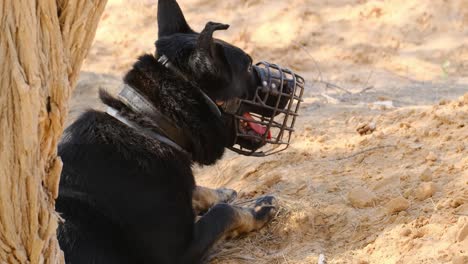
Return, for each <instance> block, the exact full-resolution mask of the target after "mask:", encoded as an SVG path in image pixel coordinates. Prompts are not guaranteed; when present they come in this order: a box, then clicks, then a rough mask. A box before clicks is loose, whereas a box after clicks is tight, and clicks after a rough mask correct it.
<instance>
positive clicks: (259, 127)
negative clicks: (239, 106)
mask: <svg viewBox="0 0 468 264" xmlns="http://www.w3.org/2000/svg"><path fill="white" fill-rule="evenodd" d="M243 116H244V117H245V118H246V119H249V120H255V119H253V117H252V116H251V115H250V113H248V112H247V113H244V115H243ZM247 123H248V124H249V127H250V128H251V129H252V130H253V131H255V132H256V133H257V134H259V135H261V136H263V135H265V132H266V131H267V128H266V127H264V126H262V125H260V124H258V123H255V122H249V121H247ZM267 139H271V133H270V130H268V135H267Z"/></svg>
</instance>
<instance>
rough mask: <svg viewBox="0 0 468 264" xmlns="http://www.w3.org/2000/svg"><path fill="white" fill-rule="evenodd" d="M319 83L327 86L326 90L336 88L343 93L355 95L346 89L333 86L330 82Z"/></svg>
mask: <svg viewBox="0 0 468 264" xmlns="http://www.w3.org/2000/svg"><path fill="white" fill-rule="evenodd" d="M319 82H320V83H323V84H325V85H326V88H335V89H337V90H340V91H342V92H345V93H347V94H353V93H352V92H350V91H348V90H346V89H345V88H343V87H340V86H338V85H336V84H333V83H330V82H325V81H319Z"/></svg>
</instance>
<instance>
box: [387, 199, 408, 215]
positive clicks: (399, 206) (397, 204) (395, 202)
mask: <svg viewBox="0 0 468 264" xmlns="http://www.w3.org/2000/svg"><path fill="white" fill-rule="evenodd" d="M409 206H410V203H409V202H408V200H406V199H405V198H403V197H401V196H399V197H397V198H394V199H392V200H390V201H389V202H388V203H387V204H386V205H385V208H387V212H388V213H389V214H394V213H398V212H401V211H404V210H406V209H408V208H409Z"/></svg>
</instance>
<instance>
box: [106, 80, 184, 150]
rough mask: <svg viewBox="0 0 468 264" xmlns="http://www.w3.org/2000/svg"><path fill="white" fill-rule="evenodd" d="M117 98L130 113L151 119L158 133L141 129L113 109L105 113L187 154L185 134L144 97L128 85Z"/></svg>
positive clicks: (124, 86) (125, 85)
mask: <svg viewBox="0 0 468 264" xmlns="http://www.w3.org/2000/svg"><path fill="white" fill-rule="evenodd" d="M118 97H119V99H120V101H121V102H123V103H124V104H125V105H126V106H127V107H129V108H130V109H131V110H132V111H134V112H136V113H140V114H144V115H145V116H148V117H149V118H151V120H153V121H154V123H155V125H156V126H157V129H158V131H157V132H154V131H152V130H150V129H147V128H143V127H141V126H140V125H138V124H136V123H135V122H132V121H131V120H128V119H126V118H125V117H123V116H121V115H120V114H119V113H118V111H117V110H115V109H113V108H108V109H107V111H106V112H107V113H108V114H109V115H111V116H113V117H115V118H116V119H118V120H119V121H121V122H122V123H124V124H126V125H128V126H130V127H132V128H134V129H137V130H139V131H142V132H144V134H146V135H147V136H150V137H152V138H155V139H158V140H160V141H161V142H164V143H166V144H168V145H171V146H173V147H175V148H176V149H178V150H181V151H183V152H186V153H189V150H190V149H191V147H190V146H191V144H190V141H189V137H188V136H187V135H186V133H184V131H183V130H182V129H181V128H179V127H178V126H177V125H175V124H174V123H173V122H172V121H171V120H169V119H168V118H167V117H166V116H165V115H163V114H162V113H161V112H160V111H159V110H158V109H156V107H154V106H153V105H152V104H151V103H150V102H149V101H148V100H147V99H146V98H145V97H144V96H142V95H141V94H140V93H138V92H137V91H135V89H133V88H132V87H130V86H129V85H128V84H124V85H123V87H122V90H121V91H120V93H119V95H118Z"/></svg>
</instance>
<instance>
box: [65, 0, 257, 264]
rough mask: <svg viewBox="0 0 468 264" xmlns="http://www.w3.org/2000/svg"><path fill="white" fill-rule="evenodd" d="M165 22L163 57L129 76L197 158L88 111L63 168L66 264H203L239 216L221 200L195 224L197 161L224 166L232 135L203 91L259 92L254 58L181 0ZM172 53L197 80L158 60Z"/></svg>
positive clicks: (164, 6) (168, 6)
mask: <svg viewBox="0 0 468 264" xmlns="http://www.w3.org/2000/svg"><path fill="white" fill-rule="evenodd" d="M158 23H159V40H158V41H157V43H156V46H157V52H156V55H155V56H153V55H144V56H142V57H140V58H139V59H138V61H137V62H136V63H135V64H134V66H133V68H132V69H131V70H130V71H129V72H128V73H127V74H126V76H125V78H124V81H125V83H127V84H128V85H130V86H131V87H133V88H134V89H136V90H137V91H139V92H140V93H141V94H143V95H144V96H145V97H146V98H147V99H148V100H149V101H150V102H151V103H152V104H153V105H154V106H155V107H156V108H157V109H159V111H160V112H161V113H163V114H164V115H165V116H167V117H168V118H169V119H170V120H172V121H173V122H174V123H175V124H177V125H178V126H179V127H180V128H182V129H183V130H184V131H185V132H186V134H187V135H188V136H189V138H190V143H191V154H192V157H191V158H190V157H189V156H188V155H186V154H184V153H183V152H180V151H178V150H177V149H175V148H173V147H171V146H168V145H166V144H164V143H161V142H159V141H158V140H156V139H153V138H151V137H147V136H145V135H143V134H141V133H139V132H138V131H137V130H135V129H133V128H130V127H128V126H127V125H125V124H123V123H121V122H120V121H118V120H116V119H115V118H114V117H112V116H110V115H108V114H107V113H104V112H100V111H94V110H89V111H87V112H86V113H84V114H83V115H82V116H80V117H79V118H78V119H77V120H76V121H75V122H74V123H73V124H72V125H71V126H70V127H68V128H67V129H66V131H65V134H64V136H63V138H62V142H61V144H60V145H59V155H60V156H61V158H62V161H63V163H64V167H63V172H62V178H61V182H60V194H59V197H58V199H57V202H56V209H57V211H58V212H60V213H61V215H62V216H63V218H64V219H65V222H64V223H62V224H61V225H60V227H59V230H58V236H59V241H60V245H61V247H62V249H63V250H64V252H65V259H66V261H67V263H72V264H75V263H170V264H174V263H200V262H201V261H202V259H203V257H204V256H205V255H206V252H207V250H208V249H209V247H210V246H211V245H212V244H213V243H214V241H215V240H216V239H218V238H219V237H220V236H221V235H222V233H223V232H224V231H225V230H226V228H227V226H229V225H230V223H231V222H232V221H233V210H234V209H233V208H232V207H230V206H229V205H226V204H224V205H223V204H221V205H217V206H215V207H214V208H213V209H212V210H210V211H209V212H208V213H207V214H206V215H205V216H204V217H203V218H202V220H200V221H199V222H198V223H195V216H194V213H193V210H192V192H193V189H194V187H195V181H194V177H193V175H192V171H191V166H192V164H193V162H196V163H199V164H204V165H209V164H213V163H214V162H216V160H218V159H220V158H221V157H222V155H223V152H224V149H225V147H227V146H229V145H230V144H231V141H232V137H233V135H232V133H233V129H232V124H231V123H232V122H231V119H230V117H229V116H224V117H222V118H220V117H218V116H216V114H215V113H213V112H212V111H211V110H210V108H209V105H208V104H207V102H206V100H204V98H203V96H202V93H201V92H200V89H202V90H204V91H205V92H206V93H207V94H208V95H209V96H210V97H211V98H212V99H213V100H226V99H229V98H231V97H235V96H236V97H242V96H244V97H245V96H248V95H249V94H252V91H253V90H254V89H255V88H256V81H257V80H256V77H255V75H254V74H252V72H251V70H250V67H251V63H252V60H251V58H250V57H249V56H248V55H247V54H246V53H244V52H243V51H242V50H240V49H238V48H236V47H234V46H232V45H230V44H228V43H225V42H223V41H220V40H215V39H212V38H211V36H210V35H209V34H212V31H214V30H216V29H213V28H210V27H212V26H213V24H211V25H208V24H207V27H206V28H205V30H204V31H203V32H202V36H203V38H201V37H200V34H198V33H195V32H194V31H193V30H192V29H191V28H190V27H189V26H188V24H187V23H186V21H185V18H184V17H183V14H182V12H181V10H180V8H179V6H178V5H177V3H176V1H174V0H160V1H159V10H158ZM221 27H224V26H221ZM210 31H211V33H210ZM204 34H205V35H204ZM206 34H208V35H206ZM163 54H164V55H166V56H167V57H168V58H169V59H170V61H171V62H172V63H173V64H174V65H175V66H176V67H177V68H178V69H180V70H181V71H182V72H183V74H184V75H185V76H187V77H188V79H189V80H190V81H185V80H184V79H182V78H180V76H178V75H177V74H175V73H174V72H173V71H171V70H169V69H167V68H166V67H164V66H162V65H161V64H160V63H158V61H157V58H159V57H160V56H162V55H163ZM100 97H101V99H102V101H103V103H104V104H106V105H108V106H111V107H113V108H115V109H116V110H118V111H119V113H120V114H121V115H122V116H125V117H126V118H127V119H129V120H132V121H134V122H136V123H138V124H140V125H141V126H143V127H145V128H149V129H151V128H154V126H155V123H154V120H151V119H149V118H148V117H146V116H144V115H142V114H140V113H136V112H133V111H132V110H131V109H130V108H128V107H127V106H126V105H125V104H123V103H122V102H121V101H120V100H119V99H117V98H114V97H112V96H111V95H109V94H107V93H105V92H103V91H101V94H100Z"/></svg>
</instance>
